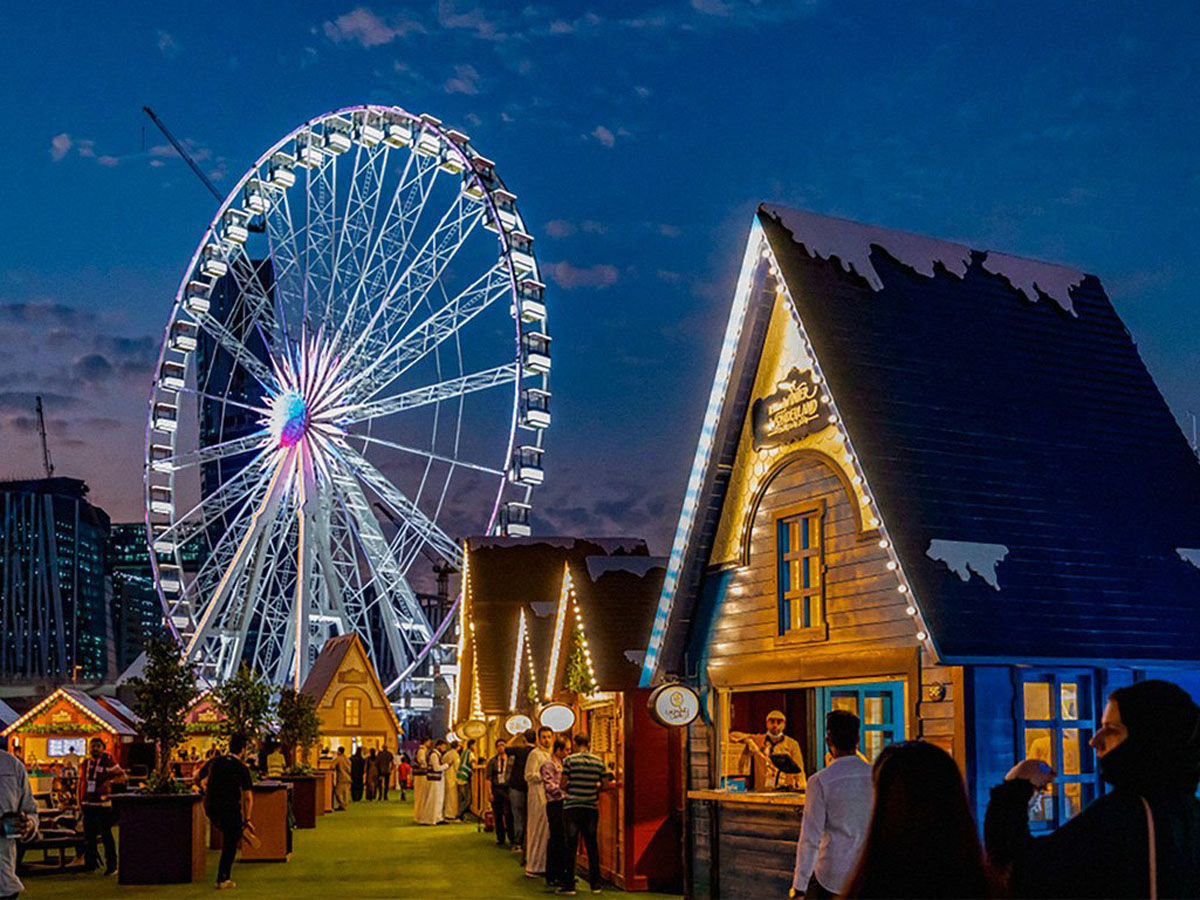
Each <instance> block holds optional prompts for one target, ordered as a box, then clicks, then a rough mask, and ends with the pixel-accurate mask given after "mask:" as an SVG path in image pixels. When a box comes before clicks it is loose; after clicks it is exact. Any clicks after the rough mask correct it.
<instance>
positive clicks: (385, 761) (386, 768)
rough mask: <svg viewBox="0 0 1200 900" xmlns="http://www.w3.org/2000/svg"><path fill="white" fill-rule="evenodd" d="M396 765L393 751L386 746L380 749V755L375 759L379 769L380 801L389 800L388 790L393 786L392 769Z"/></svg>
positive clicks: (378, 795)
mask: <svg viewBox="0 0 1200 900" xmlns="http://www.w3.org/2000/svg"><path fill="white" fill-rule="evenodd" d="M394 763H395V757H394V756H392V751H391V750H389V749H388V748H387V744H384V745H383V746H382V747H380V748H379V754H378V755H377V756H376V757H375V764H376V765H377V766H378V767H379V793H378V794H377V795H376V796H377V797H378V798H379V799H380V800H386V799H387V798H388V788H390V787H391V784H392V768H393V764H394Z"/></svg>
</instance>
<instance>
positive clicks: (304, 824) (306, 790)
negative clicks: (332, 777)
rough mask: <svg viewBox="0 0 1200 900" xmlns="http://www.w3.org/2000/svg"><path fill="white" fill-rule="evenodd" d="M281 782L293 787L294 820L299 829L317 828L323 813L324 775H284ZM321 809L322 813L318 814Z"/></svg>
mask: <svg viewBox="0 0 1200 900" xmlns="http://www.w3.org/2000/svg"><path fill="white" fill-rule="evenodd" d="M280 780H281V781H286V782H288V783H289V784H291V785H292V818H293V819H295V820H296V827H297V828H316V827H317V816H319V815H321V814H322V812H323V809H322V807H323V804H324V798H323V797H322V790H323V789H324V785H325V776H324V775H284V776H283V777H282V778H281V779H280ZM319 809H321V810H322V812H318V810H319Z"/></svg>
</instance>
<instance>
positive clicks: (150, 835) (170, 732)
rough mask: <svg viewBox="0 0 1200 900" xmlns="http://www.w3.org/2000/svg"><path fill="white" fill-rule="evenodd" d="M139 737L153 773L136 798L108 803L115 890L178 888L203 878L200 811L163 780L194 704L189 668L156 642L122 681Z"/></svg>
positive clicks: (194, 800)
mask: <svg viewBox="0 0 1200 900" xmlns="http://www.w3.org/2000/svg"><path fill="white" fill-rule="evenodd" d="M129 684H130V687H131V688H132V689H133V693H134V698H135V699H134V703H133V710H134V712H135V713H137V715H138V716H139V718H140V719H141V724H140V725H139V730H140V732H141V734H142V737H144V738H145V739H146V740H148V741H151V742H152V743H153V744H154V748H155V766H154V771H153V772H152V773H151V774H150V776H149V777H148V778H147V779H146V786H145V788H144V789H143V790H142V791H140V792H137V793H128V794H121V795H115V796H114V798H113V806H114V807H115V808H116V811H117V817H118V820H119V822H120V825H121V845H120V865H119V875H118V881H119V882H120V883H121V884H180V883H184V882H190V881H198V880H201V879H203V878H204V863H205V853H204V809H203V807H202V805H201V797H200V795H199V794H194V793H191V792H190V791H189V790H188V789H187V787H186V786H185V785H183V784H182V783H181V782H178V781H176V780H175V778H173V777H172V775H171V752H172V750H174V748H175V747H177V746H178V745H179V744H180V742H182V741H183V738H184V735H185V733H186V714H187V710H188V708H189V707H190V706H191V705H192V703H193V702H194V701H195V699H196V697H197V696H199V693H200V691H199V689H198V688H197V686H196V675H195V672H194V670H193V669H192V666H191V665H189V664H188V663H185V662H184V661H183V660H182V659H181V658H180V656H179V648H178V647H177V646H176V645H175V644H174V643H171V642H169V641H166V640H162V639H153V640H151V641H150V642H149V643H148V644H147V645H146V667H145V670H144V671H143V673H142V675H141V676H140V677H137V678H133V679H130V682H129Z"/></svg>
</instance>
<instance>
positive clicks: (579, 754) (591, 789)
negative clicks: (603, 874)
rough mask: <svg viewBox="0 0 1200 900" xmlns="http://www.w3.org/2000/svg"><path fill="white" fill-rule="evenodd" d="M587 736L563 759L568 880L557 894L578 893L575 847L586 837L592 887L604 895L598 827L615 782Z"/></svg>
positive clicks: (578, 735) (584, 735) (594, 891)
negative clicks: (602, 803) (606, 791)
mask: <svg viewBox="0 0 1200 900" xmlns="http://www.w3.org/2000/svg"><path fill="white" fill-rule="evenodd" d="M589 745H590V742H589V741H588V736H587V735H586V734H577V735H575V752H574V753H572V754H571V755H570V756H568V757H567V758H566V759H565V760H563V764H562V780H561V782H560V786H561V788H562V792H563V822H564V825H565V829H564V830H565V832H566V852H567V861H566V865H565V869H566V879H565V881H564V884H563V886H562V887H560V888H559V889H558V890H557V891H555V893H558V894H566V895H568V896H574V894H575V860H574V856H575V848H576V847H578V846H579V839H580V838H581V837H582V838H583V846H584V848H585V849H586V850H587V858H588V884H589V885H590V886H591V889H592V893H593V894H598V893H600V847H599V845H598V844H597V842H596V826H597V824H598V822H599V819H600V811H599V799H600V791H601V790H602V789H603V788H604V787H605V786H607V785H608V783H609V782H610V781H612V773H610V772H609V771H608V769H606V768H605V767H604V760H602V759H601V758H600V757H598V756H596V755H594V754H593V753H592V752H591V751H590V749H589Z"/></svg>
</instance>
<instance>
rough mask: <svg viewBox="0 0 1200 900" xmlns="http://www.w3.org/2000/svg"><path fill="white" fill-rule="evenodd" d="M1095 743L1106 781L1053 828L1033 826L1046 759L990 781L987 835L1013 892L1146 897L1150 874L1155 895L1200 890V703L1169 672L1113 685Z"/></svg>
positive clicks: (1048, 773) (1046, 779) (1048, 772)
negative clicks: (1100, 792) (1199, 791)
mask: <svg viewBox="0 0 1200 900" xmlns="http://www.w3.org/2000/svg"><path fill="white" fill-rule="evenodd" d="M1091 745H1092V746H1093V747H1094V748H1095V749H1096V755H1097V757H1098V758H1099V761H1100V777H1101V778H1103V779H1104V780H1105V781H1106V782H1108V783H1109V784H1110V785H1112V790H1111V791H1110V792H1109V793H1107V794H1105V795H1104V796H1102V797H1100V798H1099V799H1097V800H1096V801H1095V802H1094V803H1092V804H1091V805H1089V806H1088V807H1087V809H1085V810H1084V811H1083V812H1081V813H1080V814H1079V815H1077V816H1075V818H1073V819H1071V821H1069V822H1067V823H1066V824H1065V825H1063V826H1062V827H1061V828H1059V829H1058V830H1057V831H1055V832H1054V833H1053V834H1049V835H1046V836H1045V837H1039V838H1034V837H1032V836H1031V835H1030V833H1029V802H1030V800H1031V799H1032V798H1033V796H1034V792H1035V791H1038V790H1041V789H1043V788H1045V786H1046V785H1047V784H1049V783H1050V782H1051V781H1053V779H1054V775H1055V772H1054V770H1053V769H1051V768H1050V767H1049V766H1047V765H1046V764H1045V763H1044V762H1040V761H1038V760H1031V759H1027V760H1025V761H1024V762H1021V763H1018V764H1017V765H1016V766H1015V767H1013V769H1012V771H1010V772H1009V773H1008V776H1007V777H1006V778H1005V781H1004V783H1003V784H1000V785H997V786H996V787H994V788H992V796H991V802H990V803H989V804H988V809H987V817H986V819H985V822H984V839H985V842H986V844H987V850H988V855H989V856H990V858H991V861H992V863H993V865H995V866H996V867H997V868H998V869H999V870H1000V871H1001V872H1004V873H1007V874H1008V877H1009V888H1010V891H1011V893H1012V895H1013V896H1014V897H1146V896H1149V895H1151V886H1152V880H1153V884H1154V888H1155V889H1156V891H1157V895H1158V896H1159V897H1161V898H1166V897H1200V801H1197V799H1196V797H1195V793H1196V786H1197V782H1198V781H1200V708H1197V706H1196V704H1195V703H1194V702H1193V701H1192V699H1191V697H1189V696H1188V694H1187V692H1186V691H1184V690H1183V689H1182V688H1180V687H1178V686H1177V685H1174V684H1171V683H1169V682H1166V681H1141V682H1138V683H1136V684H1133V685H1130V686H1129V687H1124V688H1118V689H1117V690H1115V691H1113V692H1112V694H1111V695H1110V696H1109V700H1108V704H1107V705H1106V706H1105V707H1104V715H1103V718H1102V719H1101V727H1100V729H1099V730H1098V731H1097V732H1096V735H1095V737H1093V738H1092V741H1091ZM1151 822H1152V823H1153V826H1151ZM1151 827H1153V833H1154V836H1155V840H1154V844H1153V852H1152V851H1151V843H1150V834H1151ZM1152 857H1153V859H1154V861H1155V866H1154V868H1155V870H1156V872H1155V875H1154V876H1152V875H1151V858H1152Z"/></svg>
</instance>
